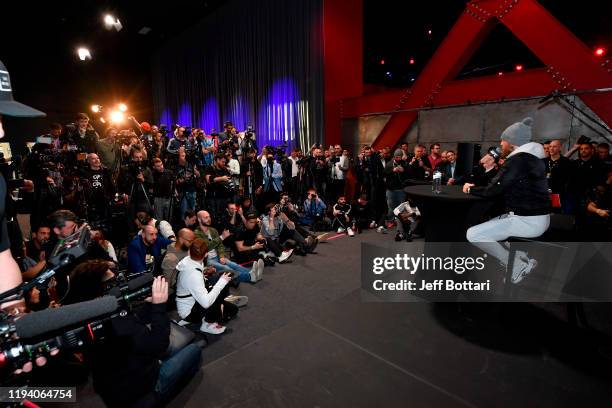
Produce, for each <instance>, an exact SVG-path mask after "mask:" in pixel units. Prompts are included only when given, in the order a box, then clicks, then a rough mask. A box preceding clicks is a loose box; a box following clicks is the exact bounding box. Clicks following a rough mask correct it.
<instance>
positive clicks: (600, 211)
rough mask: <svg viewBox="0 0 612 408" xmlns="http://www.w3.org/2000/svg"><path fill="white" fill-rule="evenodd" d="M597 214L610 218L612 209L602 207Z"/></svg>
mask: <svg viewBox="0 0 612 408" xmlns="http://www.w3.org/2000/svg"><path fill="white" fill-rule="evenodd" d="M597 215H599V216H600V217H603V218H608V217H609V216H610V210H602V209H601V208H600V209H598V210H597Z"/></svg>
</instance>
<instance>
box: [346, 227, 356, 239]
mask: <svg viewBox="0 0 612 408" xmlns="http://www.w3.org/2000/svg"><path fill="white" fill-rule="evenodd" d="M346 232H347V233H348V236H349V237H354V236H355V231H353V229H352V228H348V229H347V230H346Z"/></svg>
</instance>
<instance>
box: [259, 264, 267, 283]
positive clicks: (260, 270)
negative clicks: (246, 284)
mask: <svg viewBox="0 0 612 408" xmlns="http://www.w3.org/2000/svg"><path fill="white" fill-rule="evenodd" d="M265 266H266V263H265V262H264V261H263V259H258V260H257V280H258V281H260V280H262V279H263V271H264V267H265Z"/></svg>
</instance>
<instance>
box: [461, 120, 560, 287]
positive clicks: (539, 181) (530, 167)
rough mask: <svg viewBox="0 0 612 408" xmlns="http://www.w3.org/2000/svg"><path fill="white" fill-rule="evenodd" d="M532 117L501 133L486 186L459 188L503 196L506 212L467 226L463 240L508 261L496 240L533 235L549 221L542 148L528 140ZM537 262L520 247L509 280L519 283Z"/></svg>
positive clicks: (540, 232)
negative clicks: (499, 162) (499, 161)
mask: <svg viewBox="0 0 612 408" xmlns="http://www.w3.org/2000/svg"><path fill="white" fill-rule="evenodd" d="M532 123H533V119H531V118H529V117H528V118H525V119H523V120H522V121H521V122H517V123H514V124H512V125H510V126H508V128H506V130H504V131H503V132H502V135H501V143H500V145H501V154H502V156H503V157H505V162H504V164H503V166H502V167H501V168H500V169H499V172H498V173H497V175H496V176H495V177H494V178H493V179H492V180H491V182H490V183H489V185H488V186H486V187H476V186H475V185H474V184H471V183H466V184H465V185H464V186H463V192H464V193H466V194H473V195H476V196H480V197H497V196H501V197H503V200H504V204H505V207H506V213H505V214H503V215H501V216H499V217H495V218H493V219H491V220H489V221H487V222H485V223H482V224H478V225H475V226H473V227H471V228H470V229H468V231H467V240H468V241H470V242H472V243H473V244H474V245H476V246H477V247H479V248H480V249H482V250H483V251H485V252H487V253H489V254H490V255H493V256H494V257H495V258H497V259H498V260H499V261H500V262H501V263H502V264H503V265H506V266H507V265H508V257H509V252H508V249H506V247H505V246H504V245H502V244H500V243H499V241H503V240H505V239H507V238H508V237H522V238H535V237H539V236H540V235H542V234H543V233H544V232H546V230H547V229H548V226H549V224H550V211H551V202H550V195H549V194H548V182H547V180H546V167H545V164H544V161H543V160H542V159H543V158H544V148H543V147H542V145H541V144H540V143H534V142H532V141H531V124H532ZM536 266H537V262H536V261H535V260H534V259H530V258H529V257H528V256H527V253H525V252H524V251H517V252H516V256H515V259H514V266H513V270H512V282H513V283H519V282H520V281H521V280H523V278H524V277H525V276H527V274H529V273H530V272H531V271H532V270H533V268H535V267H536Z"/></svg>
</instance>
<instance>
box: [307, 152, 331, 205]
mask: <svg viewBox="0 0 612 408" xmlns="http://www.w3.org/2000/svg"><path fill="white" fill-rule="evenodd" d="M309 170H310V174H311V175H312V182H313V183H314V185H313V186H311V187H314V188H315V190H317V191H319V192H320V193H321V195H322V196H325V192H326V189H327V179H328V174H329V166H328V163H327V160H326V159H325V154H324V153H323V150H321V148H319V147H316V148H314V149H313V151H312V157H311V160H310V169H309Z"/></svg>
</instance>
